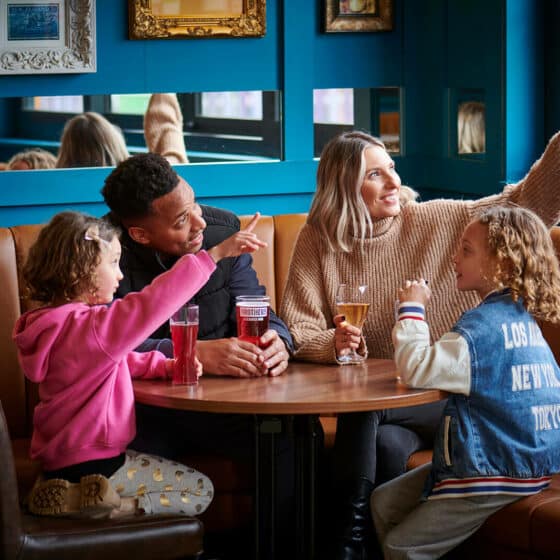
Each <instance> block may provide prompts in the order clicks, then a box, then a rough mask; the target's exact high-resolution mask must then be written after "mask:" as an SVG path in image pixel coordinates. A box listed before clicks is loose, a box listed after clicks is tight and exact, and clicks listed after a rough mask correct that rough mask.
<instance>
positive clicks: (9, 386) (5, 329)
mask: <svg viewBox="0 0 560 560" xmlns="http://www.w3.org/2000/svg"><path fill="white" fill-rule="evenodd" d="M17 272H18V268H17V264H16V249H15V244H14V238H13V235H12V232H11V231H10V230H9V229H8V228H0V317H1V320H0V355H1V356H2V361H1V362H0V363H1V366H0V400H2V402H3V405H4V412H5V414H6V417H7V420H8V424H9V426H10V431H11V433H12V437H24V436H25V435H26V430H27V427H28V426H27V415H26V414H22V411H25V410H26V400H25V399H26V393H25V380H24V377H23V373H22V372H21V370H20V368H19V363H18V359H17V353H16V348H15V345H14V344H13V342H12V330H13V328H14V324H15V322H16V320H17V318H18V317H19V315H20V306H19V290H18V287H19V284H18V277H17Z"/></svg>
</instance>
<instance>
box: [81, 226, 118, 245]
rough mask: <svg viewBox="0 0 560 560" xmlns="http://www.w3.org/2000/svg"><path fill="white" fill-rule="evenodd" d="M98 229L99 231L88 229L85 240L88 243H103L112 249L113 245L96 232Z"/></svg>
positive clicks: (93, 228) (94, 228) (92, 228)
mask: <svg viewBox="0 0 560 560" xmlns="http://www.w3.org/2000/svg"><path fill="white" fill-rule="evenodd" d="M96 229H97V228H96V227H90V228H88V229H87V231H86V232H85V234H84V239H85V240H86V241H97V242H99V243H102V244H103V245H105V246H106V247H110V246H111V244H110V243H109V242H108V241H106V240H105V239H101V237H99V233H98V231H95V230H96Z"/></svg>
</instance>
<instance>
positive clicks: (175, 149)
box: [144, 93, 189, 164]
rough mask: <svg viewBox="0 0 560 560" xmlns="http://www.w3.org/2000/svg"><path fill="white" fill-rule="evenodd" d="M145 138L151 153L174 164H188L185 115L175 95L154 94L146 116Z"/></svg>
mask: <svg viewBox="0 0 560 560" xmlns="http://www.w3.org/2000/svg"><path fill="white" fill-rule="evenodd" d="M144 138H145V139H146V146H148V151H149V152H154V153H156V154H161V155H162V156H164V157H165V159H166V160H167V161H168V162H169V163H172V164H175V163H188V162H189V158H188V156H187V148H186V147H185V135H184V134H183V113H182V112H181V107H180V106H179V102H178V101H177V96H176V95H175V94H174V93H154V94H152V95H151V96H150V101H149V103H148V108H147V109H146V113H145V114H144Z"/></svg>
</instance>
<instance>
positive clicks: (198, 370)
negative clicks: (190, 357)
mask: <svg viewBox="0 0 560 560" xmlns="http://www.w3.org/2000/svg"><path fill="white" fill-rule="evenodd" d="M194 365H195V367H196V376H197V377H200V376H201V375H202V374H203V373H204V372H203V371H202V362H201V361H200V360H199V359H198V358H197V357H196V356H195V357H194Z"/></svg>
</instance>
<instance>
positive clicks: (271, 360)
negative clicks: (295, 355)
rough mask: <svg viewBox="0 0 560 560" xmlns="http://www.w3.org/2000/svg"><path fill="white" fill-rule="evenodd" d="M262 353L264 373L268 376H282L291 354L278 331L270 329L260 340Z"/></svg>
mask: <svg viewBox="0 0 560 560" xmlns="http://www.w3.org/2000/svg"><path fill="white" fill-rule="evenodd" d="M260 344H261V346H262V348H263V351H262V357H263V361H262V368H263V369H262V371H263V373H264V374H265V375H266V374H267V373H268V375H272V376H275V375H280V374H281V373H283V372H284V371H285V369H286V368H287V367H288V360H289V359H290V354H289V352H288V350H287V349H286V345H285V344H284V341H283V340H282V339H281V338H280V337H279V336H278V333H277V332H276V331H273V330H272V329H269V330H268V331H266V332H265V333H264V334H263V335H262V336H261V338H260Z"/></svg>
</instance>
